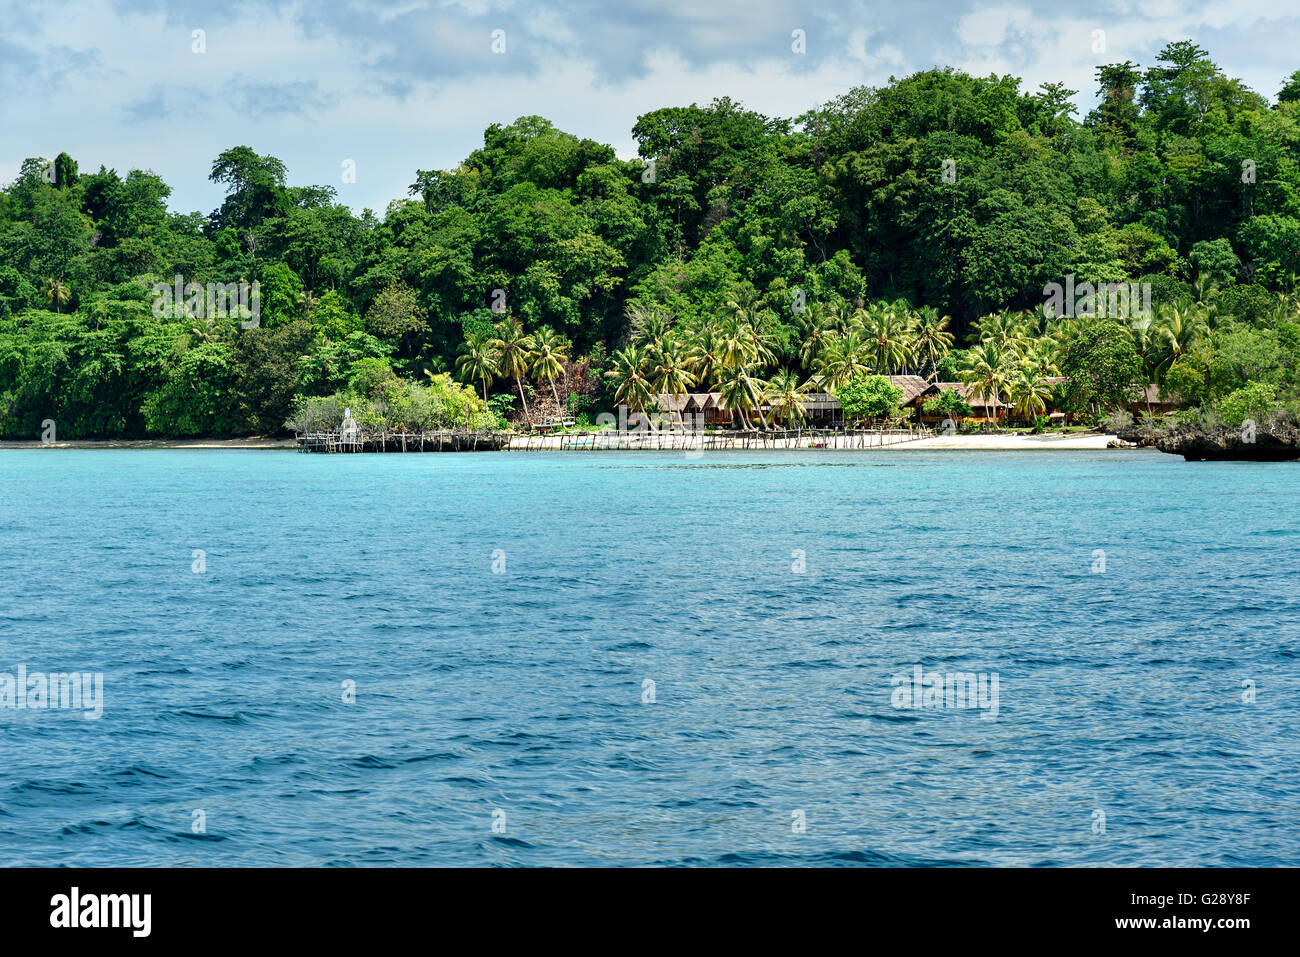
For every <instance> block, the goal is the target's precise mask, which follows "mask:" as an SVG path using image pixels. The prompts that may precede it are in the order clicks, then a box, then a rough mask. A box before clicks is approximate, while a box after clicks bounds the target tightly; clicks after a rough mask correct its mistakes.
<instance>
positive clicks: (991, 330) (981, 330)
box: [975, 309, 1026, 356]
mask: <svg viewBox="0 0 1300 957" xmlns="http://www.w3.org/2000/svg"><path fill="white" fill-rule="evenodd" d="M975 330H976V333H977V335H978V338H979V341H980V342H981V343H983V342H992V343H994V344H995V345H996V346H997V347H998V349H999V350H1000V351H1002V352H1010V353H1012V354H1013V355H1016V356H1019V355H1021V353H1022V352H1023V350H1024V347H1025V344H1026V336H1025V327H1024V320H1023V319H1022V317H1020V316H1017V315H1016V314H1015V313H1012V312H1008V311H1007V310H1005V309H1004V310H1002V311H1001V312H993V313H989V314H988V315H987V316H983V317H981V318H980V319H978V320H977V321H976V323H975Z"/></svg>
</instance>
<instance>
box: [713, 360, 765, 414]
mask: <svg viewBox="0 0 1300 957" xmlns="http://www.w3.org/2000/svg"><path fill="white" fill-rule="evenodd" d="M718 391H719V392H720V393H721V394H722V407H723V408H724V409H729V410H731V411H733V412H737V413H739V415H740V424H741V425H742V426H743V427H744V428H746V429H748V428H749V420H748V419H747V418H746V417H745V410H746V409H752V408H754V407H755V406H757V405H758V389H757V388H756V387H755V385H754V380H753V379H751V378H750V376H749V372H748V371H747V370H746V369H745V367H744V366H743V365H742V366H727V367H725V368H724V369H723V370H722V378H721V380H720V381H719V382H718Z"/></svg>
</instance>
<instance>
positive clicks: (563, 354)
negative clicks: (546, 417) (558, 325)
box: [533, 326, 570, 409]
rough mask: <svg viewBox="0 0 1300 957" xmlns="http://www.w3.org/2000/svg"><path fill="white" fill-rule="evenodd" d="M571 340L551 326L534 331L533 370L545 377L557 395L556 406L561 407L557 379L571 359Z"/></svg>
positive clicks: (552, 393) (552, 392) (553, 393)
mask: <svg viewBox="0 0 1300 957" xmlns="http://www.w3.org/2000/svg"><path fill="white" fill-rule="evenodd" d="M569 346H570V343H569V340H568V339H566V338H564V336H562V335H560V334H559V333H558V332H556V331H555V330H554V329H552V328H551V327H550V326H542V327H541V328H540V329H538V330H537V331H536V332H534V333H533V350H534V351H533V372H534V373H535V374H536V375H538V376H540V377H541V378H543V379H545V380H546V381H547V382H548V383H550V386H551V395H552V396H554V397H555V407H556V409H559V407H560V393H558V392H557V391H556V390H555V380H556V379H557V378H559V377H560V376H561V375H562V374H563V373H564V364H565V363H566V362H568V361H569V355H568V352H569Z"/></svg>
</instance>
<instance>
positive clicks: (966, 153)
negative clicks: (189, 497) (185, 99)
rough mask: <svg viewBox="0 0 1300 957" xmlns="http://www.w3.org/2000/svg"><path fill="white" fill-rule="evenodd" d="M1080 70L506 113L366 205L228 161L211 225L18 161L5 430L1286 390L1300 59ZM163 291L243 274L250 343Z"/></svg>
mask: <svg viewBox="0 0 1300 957" xmlns="http://www.w3.org/2000/svg"><path fill="white" fill-rule="evenodd" d="M1097 78H1098V83H1099V87H1100V89H1099V92H1100V100H1099V106H1098V108H1097V109H1096V110H1095V111H1093V112H1092V113H1091V114H1089V115H1088V116H1086V117H1078V116H1076V115H1075V109H1074V107H1073V106H1072V105H1071V104H1070V102H1069V98H1070V97H1071V96H1072V95H1074V92H1075V91H1072V90H1068V89H1065V88H1063V87H1062V86H1061V85H1059V84H1049V85H1045V86H1043V87H1042V88H1040V89H1039V90H1038V91H1036V92H1026V91H1023V90H1022V89H1021V88H1020V81H1019V80H1017V79H1016V78H1014V77H1010V76H1007V77H997V76H992V77H987V78H977V77H971V76H967V75H965V74H962V73H958V72H954V71H951V70H933V71H927V72H923V73H918V74H915V75H913V76H910V77H907V78H906V79H902V80H894V81H891V82H890V84H889V85H888V86H885V87H882V88H867V87H863V88H859V89H855V90H853V91H851V92H849V93H847V94H846V95H844V96H842V97H840V98H838V99H836V100H834V101H832V102H830V103H828V104H826V105H824V106H822V107H819V108H817V109H814V110H811V111H810V112H808V113H806V114H804V115H802V116H799V117H794V118H772V117H766V116H762V115H760V114H758V113H754V112H752V111H748V110H746V109H744V108H743V107H742V106H741V105H740V104H738V103H735V102H733V101H731V100H728V99H721V100H716V101H714V102H713V103H711V104H709V105H707V106H698V105H692V106H686V107H670V108H665V109H660V110H656V111H654V112H651V113H648V114H646V115H644V116H642V117H640V118H638V119H637V121H636V124H635V126H633V128H632V132H633V135H634V137H635V139H636V141H637V143H638V144H639V153H640V158H639V159H637V160H633V161H623V160H619V159H618V158H617V156H616V155H615V153H614V151H613V149H612V148H610V147H609V146H606V145H603V144H601V143H596V142H593V141H591V140H587V139H580V138H578V137H576V136H573V135H570V134H568V133H565V132H563V131H560V130H557V129H555V128H554V126H552V124H551V123H549V122H548V121H546V120H545V119H542V118H540V117H523V118H520V119H518V120H516V121H515V122H514V123H512V124H510V125H508V126H502V125H492V126H490V127H489V128H488V129H487V130H486V132H485V134H484V140H483V145H482V147H481V148H479V149H477V150H475V151H474V152H473V153H471V154H470V155H469V156H468V157H466V158H465V160H464V161H463V162H462V163H461V164H460V166H459V167H457V168H456V169H454V170H449V171H442V170H429V171H418V172H417V173H416V175H415V176H414V183H413V184H412V186H411V198H410V199H408V200H403V201H396V202H394V203H392V204H390V206H389V208H388V209H387V210H386V211H385V213H384V215H383V217H382V218H380V217H378V216H376V215H375V214H373V213H372V212H371V211H369V210H367V211H365V212H364V213H363V214H362V215H360V216H356V215H354V214H353V213H352V212H351V211H350V210H349V209H348V208H347V207H345V206H343V205H340V204H339V203H338V202H337V197H336V195H335V192H334V190H333V189H332V188H330V187H326V186H292V185H289V183H288V171H287V170H286V169H285V166H284V164H283V163H281V162H280V161H279V160H277V159H276V158H274V157H272V156H265V155H259V154H258V153H256V152H255V151H254V150H253V149H250V148H248V147H245V146H239V147H235V148H232V149H229V150H227V151H226V152H224V153H222V154H221V155H220V156H219V157H217V159H216V161H215V162H214V163H213V165H212V168H211V171H210V178H211V179H212V180H213V181H214V182H217V183H219V184H222V185H223V186H224V187H225V189H226V191H227V192H226V197H225V200H224V202H223V203H222V204H221V207H220V208H219V209H217V210H214V211H213V212H211V213H210V214H208V215H202V214H199V213H190V214H176V213H172V212H169V211H168V209H167V205H166V203H167V199H168V196H169V194H170V188H169V187H168V186H167V185H166V184H165V183H164V182H163V181H162V180H161V179H160V178H159V177H158V176H156V175H154V174H153V173H151V172H148V171H141V170H132V171H130V172H128V173H127V174H126V175H125V176H123V175H120V174H119V173H118V172H116V171H114V170H110V169H105V168H104V167H102V166H101V167H100V168H99V170H98V171H97V172H93V173H91V172H87V171H86V170H84V169H81V168H79V165H78V162H77V161H76V160H74V158H72V157H69V156H67V155H66V154H60V155H59V156H58V157H57V158H56V159H55V160H53V161H46V160H44V159H39V158H35V159H29V160H27V161H26V162H25V163H24V164H23V166H22V170H21V173H20V175H19V176H18V178H17V179H16V180H15V181H14V182H13V183H12V184H10V185H9V186H8V187H6V188H5V189H4V190H3V191H0V435H3V436H4V437H7V438H28V439H30V438H35V437H37V436H38V435H39V434H40V432H41V423H42V422H43V421H44V420H46V419H52V420H54V421H55V422H56V423H57V426H58V435H59V437H60V438H85V437H114V436H127V437H133V436H146V435H198V434H207V435H229V434H254V433H257V434H265V433H274V432H278V431H282V430H283V429H284V428H285V423H286V421H288V420H290V419H291V418H293V417H294V416H295V415H298V416H301V415H302V414H303V410H304V409H306V410H311V409H316V410H318V411H319V410H320V409H321V408H328V409H336V408H338V407H341V406H340V404H341V403H348V402H356V403H357V404H358V406H359V407H360V408H361V409H362V410H363V414H365V415H376V416H381V415H384V416H387V417H388V419H389V420H393V419H394V417H396V418H397V419H402V420H403V421H407V420H409V421H410V422H413V423H415V424H417V425H420V424H423V425H429V424H438V425H445V424H449V423H450V424H456V423H457V422H461V421H463V422H465V423H467V424H481V423H482V422H484V421H488V420H491V419H495V418H496V417H498V416H500V415H502V414H507V415H512V416H514V415H518V414H521V413H523V412H524V411H525V406H526V407H527V411H528V413H529V414H532V415H536V414H540V412H547V413H554V412H558V411H560V410H559V409H557V408H556V407H557V406H561V407H563V408H564V409H567V411H568V412H569V413H571V414H574V415H590V414H593V413H594V412H596V411H600V410H603V409H607V408H609V407H610V405H611V404H612V403H613V402H615V401H628V402H629V404H632V405H637V404H641V405H644V404H645V402H646V397H647V396H648V395H650V394H652V393H654V392H656V391H680V390H681V389H683V388H689V387H692V386H694V387H699V388H705V389H718V390H719V391H722V392H724V393H725V394H726V395H727V396H728V401H729V402H730V403H731V404H732V406H733V407H735V408H737V409H739V410H740V411H741V412H742V414H743V412H744V409H745V407H746V406H747V405H748V406H750V407H752V408H757V407H758V405H759V398H760V397H761V396H763V395H765V394H766V395H769V396H770V395H771V393H772V391H773V390H775V391H777V392H784V393H786V394H787V395H790V394H797V391H798V390H799V389H801V388H810V387H822V388H835V387H837V386H843V385H845V384H846V383H847V382H848V381H851V380H852V379H853V378H854V377H855V376H856V375H857V374H858V373H860V372H866V371H875V372H885V373H890V372H902V371H908V372H917V373H919V374H922V375H926V376H930V377H940V378H945V379H947V378H958V377H965V378H968V379H971V380H972V381H978V382H980V383H982V384H983V385H984V386H985V387H988V388H991V389H994V390H996V389H998V388H999V387H1001V388H1003V389H1004V390H1006V394H1008V395H1009V394H1011V393H1012V383H1013V382H1014V381H1016V380H1017V379H1018V377H1020V376H1022V375H1024V374H1025V369H1026V362H1027V361H1029V362H1030V364H1031V365H1032V366H1033V368H1032V369H1031V370H1030V371H1031V372H1033V373H1034V374H1035V375H1041V376H1048V375H1052V376H1054V375H1056V374H1057V373H1058V372H1060V371H1062V370H1063V369H1064V370H1065V371H1066V372H1067V373H1068V372H1069V370H1070V369H1071V368H1074V369H1076V370H1078V369H1079V368H1080V367H1081V363H1082V364H1083V365H1086V364H1087V361H1088V359H1089V356H1090V355H1092V354H1093V353H1090V352H1089V351H1088V350H1089V349H1092V350H1096V349H1097V348H1102V347H1099V346H1098V345H1097V344H1098V342H1102V343H1103V346H1104V349H1103V351H1105V356H1103V358H1104V359H1105V360H1106V361H1110V360H1111V359H1115V356H1114V355H1112V353H1116V352H1117V351H1118V352H1119V353H1123V354H1122V355H1119V357H1118V359H1115V361H1117V362H1119V364H1120V366H1124V368H1125V369H1126V370H1127V368H1128V365H1132V364H1133V363H1136V372H1132V373H1130V372H1129V371H1124V372H1122V373H1121V374H1118V377H1119V378H1120V379H1124V378H1126V377H1127V378H1128V379H1133V380H1134V381H1141V382H1146V381H1157V382H1162V383H1164V382H1166V381H1169V382H1170V383H1173V384H1176V385H1177V386H1178V390H1179V392H1180V394H1181V395H1182V397H1183V398H1184V400H1185V401H1186V402H1187V403H1188V404H1189V405H1196V406H1200V407H1201V408H1202V409H1203V410H1213V408H1214V407H1215V404H1216V403H1219V402H1222V400H1224V399H1225V398H1226V397H1228V396H1230V395H1238V394H1239V393H1240V392H1241V390H1242V389H1244V388H1256V389H1258V388H1264V387H1266V388H1267V400H1268V401H1269V402H1274V401H1279V402H1280V401H1283V400H1285V399H1286V398H1287V397H1288V396H1289V395H1291V394H1292V393H1293V392H1294V388H1293V387H1294V384H1295V374H1294V371H1295V365H1296V363H1295V357H1296V348H1297V343H1298V342H1300V327H1297V326H1296V321H1295V320H1296V317H1297V311H1296V308H1295V301H1294V299H1293V294H1294V293H1295V292H1296V285H1297V273H1298V272H1300V72H1297V73H1296V74H1294V75H1293V76H1292V77H1291V78H1290V80H1289V81H1286V82H1285V85H1284V86H1282V88H1281V90H1280V92H1278V93H1277V103H1276V105H1270V103H1269V101H1268V100H1267V99H1266V98H1265V97H1264V96H1261V95H1260V94H1258V93H1256V92H1253V91H1251V90H1250V89H1248V88H1246V87H1245V86H1244V85H1243V84H1242V83H1241V82H1240V81H1239V80H1235V79H1232V78H1230V77H1228V76H1226V75H1225V74H1224V73H1223V71H1222V70H1221V69H1220V68H1219V67H1217V66H1216V65H1215V64H1214V63H1213V62H1212V61H1211V60H1210V58H1209V57H1208V56H1207V54H1206V53H1205V51H1203V50H1201V49H1200V48H1199V47H1197V46H1196V45H1194V44H1192V43H1190V42H1179V43H1173V44H1170V45H1169V46H1168V47H1166V48H1165V50H1164V51H1162V53H1161V54H1160V56H1159V57H1158V58H1157V60H1156V61H1155V62H1154V63H1153V64H1152V65H1150V66H1149V67H1146V68H1143V67H1141V66H1139V65H1137V64H1133V63H1122V64H1111V65H1107V66H1104V67H1101V68H1100V69H1099V70H1098V71H1097ZM80 159H81V160H82V161H83V162H84V161H85V159H86V158H84V157H83V158H80ZM176 276H180V277H181V278H182V282H183V283H184V284H188V283H198V284H200V285H205V284H208V283H220V284H228V283H240V282H244V283H249V284H251V283H254V282H256V283H257V284H258V287H259V290H260V314H259V317H258V324H257V325H256V327H254V328H245V326H248V325H249V324H248V323H241V322H240V318H239V317H238V316H230V315H225V314H217V315H212V314H210V312H209V310H206V309H204V308H203V307H201V306H200V307H199V308H198V309H193V308H191V309H190V310H189V311H188V312H186V311H184V310H179V311H178V312H177V313H174V314H167V315H163V316H160V315H159V314H158V313H159V310H158V309H157V308H156V307H157V302H158V299H157V295H156V293H155V291H154V289H155V284H158V283H165V284H167V286H168V287H170V286H171V285H172V283H173V282H174V279H175V277H176ZM1067 276H1075V277H1077V279H1078V281H1079V282H1084V281H1088V282H1093V283H1115V282H1142V283H1149V284H1150V287H1151V289H1152V291H1153V296H1152V298H1153V300H1154V303H1155V313H1156V315H1155V319H1154V322H1153V324H1152V325H1151V326H1150V327H1148V326H1147V325H1146V324H1145V323H1142V324H1133V323H1116V326H1117V328H1122V329H1123V330H1124V336H1121V337H1119V338H1116V337H1115V336H1114V335H1112V334H1113V333H1115V329H1113V328H1109V327H1107V328H1105V329H1101V330H1099V329H1098V328H1097V323H1098V322H1100V321H1101V320H1091V321H1090V320H1089V319H1088V318H1087V317H1084V318H1083V319H1079V318H1077V317H1076V318H1073V319H1071V320H1069V321H1064V320H1061V319H1060V318H1059V317H1052V316H1043V315H1042V310H1041V306H1042V305H1043V302H1044V291H1043V290H1044V286H1045V285H1046V284H1049V283H1063V282H1064V281H1065V279H1066V277H1067ZM990 315H991V316H993V317H994V319H988V318H986V317H989V316H990ZM1106 321H1109V322H1115V319H1114V317H1110V318H1109V319H1107V320H1106ZM1171 330H1172V332H1171ZM1157 333H1158V334H1157ZM1124 337H1127V338H1124ZM1243 337H1245V338H1244V339H1243ZM1120 339H1122V340H1123V341H1122V342H1120V341H1119V340H1120ZM1112 340H1113V341H1112ZM1147 340H1150V341H1147ZM1144 342H1146V345H1145V346H1144ZM1117 343H1119V344H1117ZM967 345H970V346H972V348H970V349H965V348H963V347H965V346H967ZM986 346H987V347H988V349H986ZM1130 349H1131V355H1130V354H1129V353H1130ZM989 350H993V351H989ZM1106 350H1109V351H1106ZM1225 355H1226V356H1228V358H1227V359H1225V358H1224V356H1225ZM1126 363H1127V364H1128V365H1126ZM1076 378H1078V379H1079V380H1080V381H1081V382H1082V380H1083V379H1084V378H1086V377H1085V376H1076ZM452 379H456V380H459V382H461V383H464V385H458V384H455V383H454V382H453V381H452ZM1111 386H1113V383H1110V384H1109V385H1108V384H1105V383H1103V384H1100V385H1097V387H1096V389H1095V390H1094V392H1093V393H1092V394H1086V395H1085V394H1079V395H1076V396H1075V399H1076V400H1077V401H1078V402H1080V403H1091V404H1092V405H1093V407H1094V408H1098V409H1099V410H1100V406H1098V404H1097V400H1098V399H1099V398H1107V397H1112V393H1114V389H1113V388H1111ZM1108 389H1109V390H1110V391H1109V392H1108V391H1107V390H1108ZM765 390H768V391H767V392H766V393H765ZM1025 390H1027V391H1028V392H1030V393H1033V394H1034V395H1039V394H1040V393H1042V391H1043V390H1042V388H1041V387H1040V386H1035V385H1034V384H1033V383H1032V382H1031V383H1029V384H1028V385H1024V386H1023V387H1022V391H1025ZM494 392H495V394H494ZM1256 398H1258V396H1256ZM1237 401H1238V404H1240V396H1239V395H1238V400H1237ZM1043 404H1044V403H1043V402H1042V401H1039V400H1038V399H1033V400H1032V401H1030V402H1029V403H1028V405H1026V408H1027V409H1028V410H1030V411H1031V412H1032V411H1034V410H1035V409H1037V408H1038V407H1039V406H1041V405H1043ZM787 405H788V403H787ZM330 414H333V413H330Z"/></svg>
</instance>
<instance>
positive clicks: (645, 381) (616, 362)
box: [605, 345, 654, 412]
mask: <svg viewBox="0 0 1300 957" xmlns="http://www.w3.org/2000/svg"><path fill="white" fill-rule="evenodd" d="M610 362H611V365H612V366H613V368H611V369H610V370H609V371H608V372H606V373H605V377H606V378H607V379H609V380H610V381H611V382H612V383H613V384H614V398H615V399H617V400H618V401H619V402H622V403H623V404H624V405H626V406H627V407H628V408H629V409H631V410H632V411H633V412H644V411H645V410H646V407H647V406H649V405H650V402H651V399H652V397H653V395H654V388H653V386H652V384H651V382H650V378H649V376H647V375H646V365H647V361H646V352H645V349H644V348H642V347H641V346H638V345H629V346H626V347H624V348H622V349H619V350H618V351H617V352H615V353H614V354H613V355H611V356H610Z"/></svg>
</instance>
